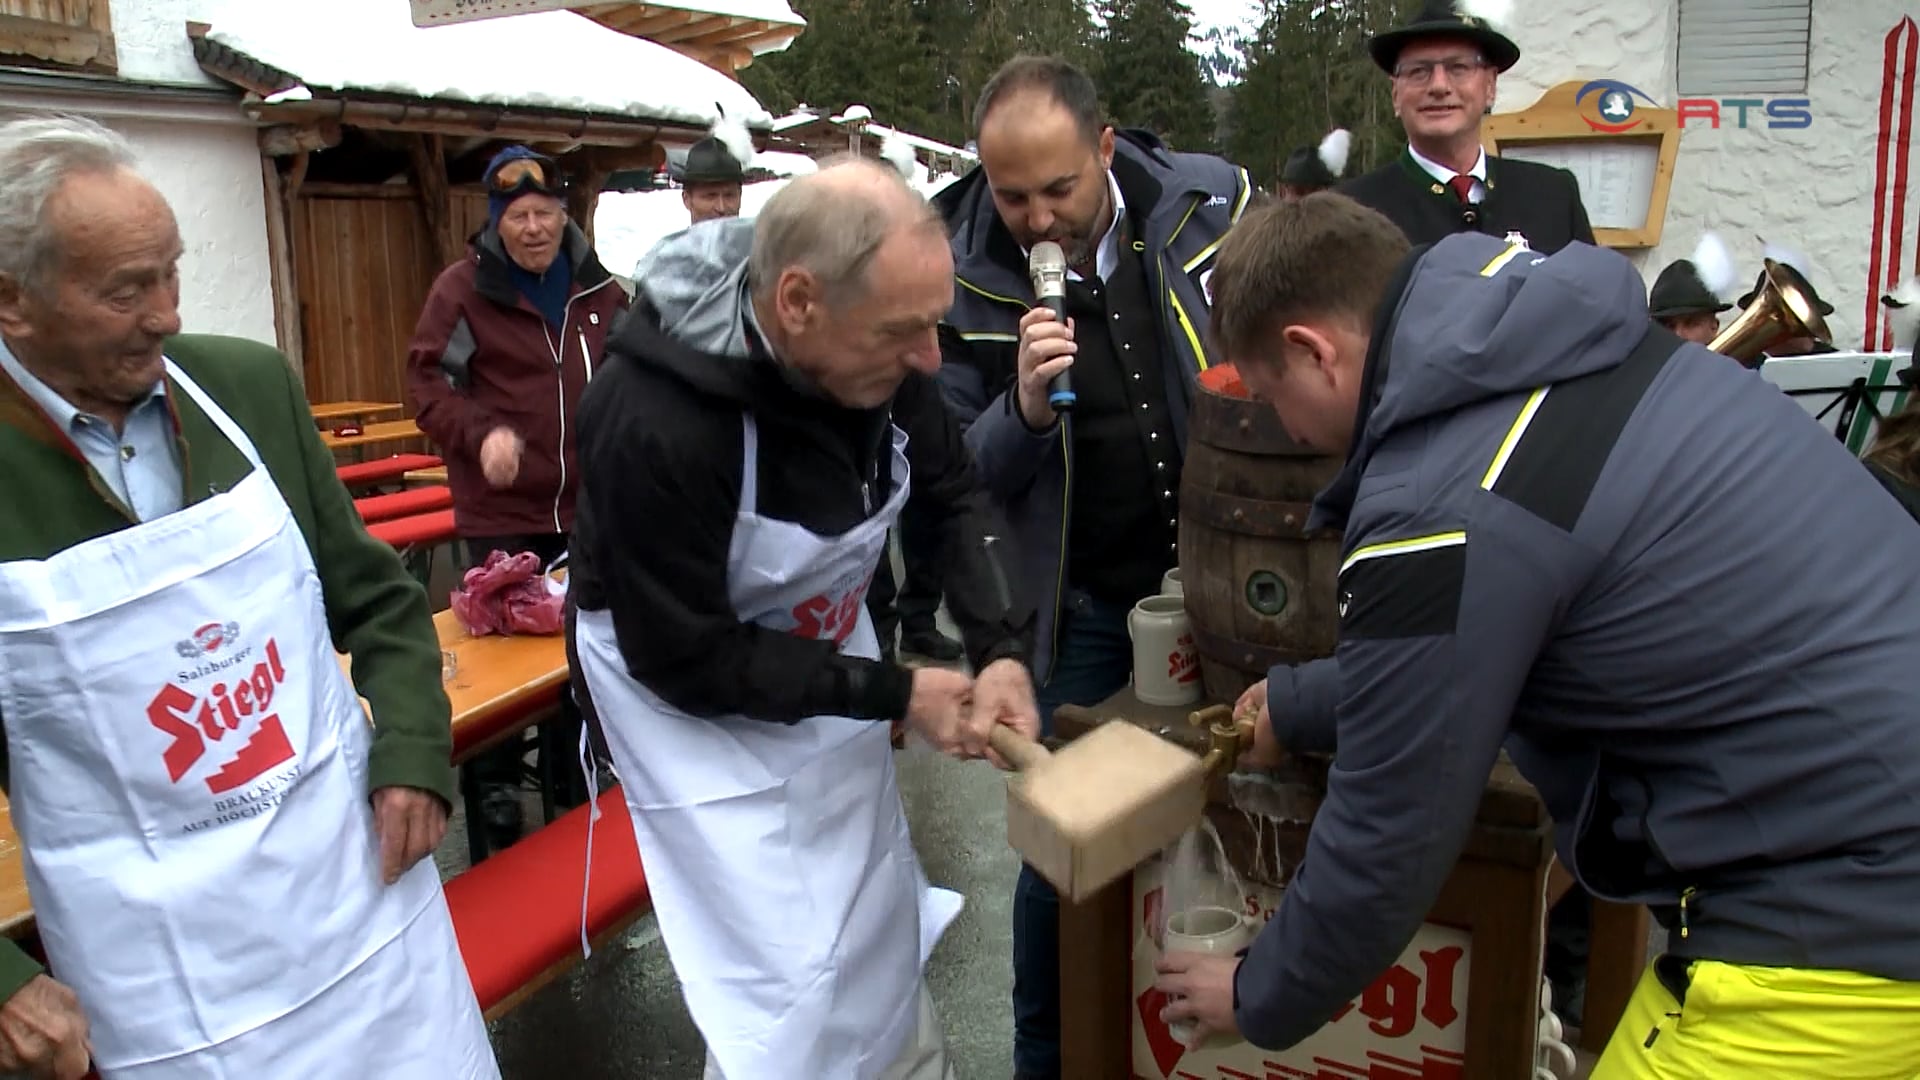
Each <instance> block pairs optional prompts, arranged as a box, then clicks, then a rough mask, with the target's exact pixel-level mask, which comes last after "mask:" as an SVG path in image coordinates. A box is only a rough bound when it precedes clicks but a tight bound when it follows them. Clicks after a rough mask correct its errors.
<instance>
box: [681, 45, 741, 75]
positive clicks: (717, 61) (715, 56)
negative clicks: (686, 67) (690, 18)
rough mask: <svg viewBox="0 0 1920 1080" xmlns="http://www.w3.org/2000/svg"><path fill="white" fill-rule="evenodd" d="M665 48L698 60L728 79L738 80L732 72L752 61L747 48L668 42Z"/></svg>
mask: <svg viewBox="0 0 1920 1080" xmlns="http://www.w3.org/2000/svg"><path fill="white" fill-rule="evenodd" d="M667 48H669V49H672V50H673V51H674V52H677V53H679V54H680V55H681V56H684V57H687V58H688V59H690V60H698V61H700V62H701V63H703V64H705V65H707V66H708V67H710V68H712V69H713V70H715V71H717V72H719V73H720V74H722V75H725V76H726V77H727V78H729V79H734V80H736V81H738V76H736V75H735V74H734V72H736V71H738V70H740V69H741V68H743V67H746V66H747V65H748V64H751V63H753V52H752V50H749V49H741V48H731V47H725V46H723V47H721V48H717V49H702V48H698V47H696V46H692V45H679V44H668V45H667Z"/></svg>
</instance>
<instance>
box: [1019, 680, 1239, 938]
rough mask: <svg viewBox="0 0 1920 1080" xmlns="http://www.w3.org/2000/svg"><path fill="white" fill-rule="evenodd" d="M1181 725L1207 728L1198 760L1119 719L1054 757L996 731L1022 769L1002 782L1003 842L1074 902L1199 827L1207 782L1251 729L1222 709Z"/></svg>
mask: <svg viewBox="0 0 1920 1080" xmlns="http://www.w3.org/2000/svg"><path fill="white" fill-rule="evenodd" d="M1188 720H1189V722H1191V723H1193V724H1196V725H1205V726H1208V728H1209V731H1210V734H1211V739H1212V745H1211V746H1210V748H1209V749H1208V751H1207V753H1206V755H1205V756H1204V757H1202V756H1201V755H1199V754H1195V753H1193V752H1192V751H1191V750H1187V749H1185V748H1183V747H1180V746H1178V745H1175V744H1174V743H1171V742H1169V741H1167V740H1166V739H1162V738H1160V737H1159V736H1157V735H1154V734H1152V733H1151V732H1149V731H1147V730H1145V729H1144V728H1141V727H1137V726H1135V725H1133V724H1129V723H1127V722H1125V721H1122V720H1109V721H1107V722H1106V723H1104V724H1101V725H1100V726H1099V727H1097V728H1094V729H1093V730H1092V731H1090V732H1088V733H1087V734H1085V735H1082V736H1081V737H1080V738H1078V739H1075V740H1074V741H1073V742H1071V743H1068V744H1067V745H1066V746H1064V747H1062V748H1061V750H1060V752H1059V753H1057V754H1056V753H1049V752H1048V750H1047V748H1046V747H1044V746H1041V745H1039V744H1038V743H1035V742H1033V741H1031V740H1029V739H1027V738H1025V737H1024V736H1022V735H1020V734H1019V733H1018V732H1016V731H1014V730H1013V729H1012V728H1010V727H1007V726H1006V725H1004V724H1002V725H998V726H996V727H995V728H994V729H993V732H992V734H991V737H990V742H991V745H992V746H993V749H994V752H996V753H998V754H999V755H1000V756H1001V757H1002V758H1005V759H1006V761H1007V763H1008V764H1010V765H1012V766H1013V767H1014V768H1015V769H1016V770H1018V771H1019V775H1018V776H1017V777H1014V778H1012V779H1010V780H1009V782H1008V784H1007V842H1008V843H1009V844H1010V845H1012V847H1013V849H1014V850H1015V851H1018V852H1019V853H1020V855H1021V857H1022V858H1024V859H1025V860H1026V861H1027V864H1028V865H1029V866H1032V867H1033V868H1034V870H1035V871H1036V872H1038V873H1039V874H1040V876H1041V877H1043V878H1046V879H1047V880H1048V881H1049V882H1051V883H1052V884H1053V887H1054V888H1055V889H1058V890H1059V891H1060V894H1061V895H1062V896H1065V897H1067V898H1068V899H1069V900H1071V901H1073V902H1075V903H1078V902H1080V901H1082V900H1085V899H1086V898H1088V897H1089V896H1092V895H1093V894H1094V893H1096V892H1098V891H1100V890H1101V889H1102V888H1105V887H1106V886H1107V885H1109V884H1111V883H1112V882H1113V881H1115V880H1116V879H1118V878H1119V877H1120V876H1121V875H1123V874H1125V873H1127V872H1128V871H1130V870H1132V869H1133V868H1134V867H1136V866H1138V865H1140V863H1142V862H1144V861H1146V860H1147V859H1149V858H1152V857H1153V856H1154V855H1156V854H1158V853H1159V852H1160V851H1162V850H1164V849H1165V848H1166V847H1167V846H1169V845H1170V844H1172V843H1173V842H1174V841H1175V840H1178V839H1179V838H1180V835H1181V834H1182V833H1184V832H1186V831H1187V830H1188V829H1190V828H1192V827H1193V826H1194V823H1196V822H1198V821H1199V820H1200V816H1201V814H1202V812H1203V811H1204V809H1205V807H1206V801H1207V782H1208V779H1209V777H1210V776H1211V775H1212V774H1213V772H1214V771H1215V770H1216V769H1219V768H1222V767H1224V768H1229V769H1230V768H1232V767H1233V763H1234V762H1235V761H1236V760H1238V758H1239V748H1240V744H1241V742H1242V740H1243V739H1245V738H1246V737H1248V735H1249V734H1250V732H1251V724H1248V723H1247V722H1245V721H1241V722H1239V723H1235V722H1234V719H1233V713H1232V710H1230V709H1229V708H1227V707H1226V706H1224V705H1217V706H1213V707H1211V708H1207V709H1202V710H1200V711H1198V712H1195V713H1193V714H1191V715H1190V716H1189V717H1188Z"/></svg>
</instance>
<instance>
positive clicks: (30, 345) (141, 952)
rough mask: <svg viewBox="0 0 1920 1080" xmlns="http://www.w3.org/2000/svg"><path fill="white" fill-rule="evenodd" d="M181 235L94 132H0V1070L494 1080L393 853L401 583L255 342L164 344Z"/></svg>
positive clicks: (427, 690)
mask: <svg viewBox="0 0 1920 1080" xmlns="http://www.w3.org/2000/svg"><path fill="white" fill-rule="evenodd" d="M181 253H182V243H181V238H180V232H179V229H178V227H177V225H176V224H175V221H174V217H173V214H172V211H171V210H170V209H169V208H168V206H167V204H166V201H165V199H164V198H162V197H161V195H160V193H159V192H158V191H156V190H155V189H154V188H153V187H152V186H151V185H150V184H148V183H147V182H146V181H145V180H143V179H142V178H141V177H140V176H139V174H138V173H137V172H136V171H135V170H134V168H133V159H132V155H131V153H130V152H129V150H128V147H127V145H126V143H125V142H124V141H122V140H121V139H120V137H119V136H117V135H115V134H113V133H112V132H110V131H107V130H105V129H103V128H101V127H99V126H97V125H95V124H92V123H90V122H87V121H82V120H74V119H54V120H26V121H17V122H14V123H11V124H6V125H0V471H4V473H5V475H6V477H7V480H6V483H5V484H4V485H3V486H0V724H4V727H5V734H6V756H5V764H6V771H5V779H6V781H7V791H8V795H9V796H10V798H11V801H12V809H13V821H14V824H15V826H16V828H17V829H18V831H19V834H20V841H21V848H22V851H23V853H24V867H25V870H26V878H27V885H28V890H29V892H30V894H31V896H32V899H33V904H34V914H35V917H36V921H37V924H38V929H39V933H40V937H41V941H42V942H43V944H44V945H45V946H46V954H47V958H48V963H49V965H50V968H51V971H50V973H43V972H41V971H40V970H39V969H38V968H37V966H36V965H35V964H34V963H33V962H32V961H30V960H29V959H28V958H27V957H26V956H25V955H24V954H22V953H20V952H19V951H18V950H17V949H16V948H15V947H13V946H11V945H0V994H4V995H6V996H5V1000H4V1003H0V1072H6V1071H8V1070H19V1069H25V1070H30V1071H32V1072H33V1074H34V1075H36V1076H45V1077H60V1078H69V1077H72V1078H77V1077H80V1076H82V1075H83V1074H84V1073H85V1072H86V1071H87V1068H88V1066H89V1059H91V1064H92V1066H93V1067H94V1068H97V1069H98V1070H99V1072H100V1073H101V1075H102V1076H103V1077H105V1078H107V1080H117V1078H132V1080H172V1078H175V1077H179V1078H185V1077H204V1076H273V1077H280V1078H320V1077H346V1076H356V1077H357V1076H435V1077H455V1078H460V1080H467V1078H492V1077H497V1076H498V1068H497V1066H496V1065H495V1063H494V1059H493V1054H492V1051H491V1049H490V1048H489V1046H488V1044H487V1037H486V1030H485V1026H484V1024H483V1022H482V1021H481V1018H480V1013H479V1009H478V1007H477V1005H476V1003H475V1001H474V997H473V991H472V987H471V985H470V984H469V983H468V981H467V977H466V971H465V968H464V966H463V965H462V964H461V961H460V954H459V948H458V945H457V943H456V942H455V939H454V935H453V927H452V923H451V921H450V920H449V918H448V915H447V908H446V902H445V900H444V898H443V897H442V896H441V892H440V880H439V876H438V873H437V872H436V870H435V867H434V865H433V862H432V860H431V859H425V858H424V856H426V855H428V854H429V853H430V852H431V851H432V850H433V849H434V847H435V846H436V845H437V844H438V843H439V841H440V838H441V836H442V834H443V833H444V831H445V828H446V817H447V810H448V807H449V805H450V798H451V795H452V775H451V769H450V767H449V764H448V755H449V751H450V749H451V733H450V729H449V724H448V715H449V707H448V703H447V697H446V692H445V691H444V690H443V689H442V688H441V685H440V678H439V667H440V661H439V655H438V646H437V643H436V640H435V636H434V630H433V624H432V620H431V618H430V617H429V612H428V608H427V600H426V596H425V594H424V593H423V591H422V590H421V588H420V587H419V585H417V584H416V583H414V582H413V581H412V580H411V579H410V578H409V577H408V576H407V574H406V573H405V571H404V570H403V569H402V567H401V565H400V562H399V560H398V559H397V558H396V557H395V555H394V554H393V553H392V552H391V551H389V550H388V549H387V548H386V547H384V546H383V545H382V544H380V543H379V542H378V541H375V540H373V539H372V538H370V537H369V536H368V535H367V533H366V531H365V529H364V528H363V527H362V526H361V524H360V520H359V516H358V515H357V514H356V513H355V511H354V508H353V503H352V500H351V498H350V497H349V496H348V494H347V492H346V491H345V489H344V488H343V487H342V486H341V484H340V481H339V479H338V477H337V475H336V474H335V472H334V467H333V461H332V459H331V456H330V455H329V454H328V452H327V450H326V448H325V447H324V446H323V445H322V444H321V442H320V439H319V436H318V434H317V433H316V431H315V429H314V424H313V420H312V418H311V416H310V414H309V413H308V410H307V406H306V402H305V401H304V399H303V397H302V395H301V391H300V388H299V386H298V385H297V384H296V383H295V381H294V378H293V373H292V372H291V371H290V370H289V368H288V365H287V363H286V361H285V358H284V357H282V356H281V355H280V354H279V353H277V352H276V351H274V350H273V349H270V348H267V347H265V346H262V345H256V344H253V343H251V342H246V341H240V340H237V339H228V338H212V337H197V336H181V335H180V318H179V314H178V304H179V295H180V283H179V269H178V263H179V259H180V256H181ZM336 649H337V650H340V651H345V652H348V653H351V654H352V656H353V680H352V682H351V683H350V682H349V681H348V679H347V677H346V676H345V675H344V674H343V673H342V671H341V669H340V666H339V664H338V663H337V661H336V655H335V653H336ZM356 690H357V691H358V695H360V696H364V697H365V698H366V700H367V701H368V702H369V704H370V705H371V709H372V720H373V722H372V723H371V724H370V723H369V722H368V717H367V715H366V713H365V712H364V711H363V710H362V708H361V706H360V704H359V699H358V696H356Z"/></svg>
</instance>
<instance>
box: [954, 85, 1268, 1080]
mask: <svg viewBox="0 0 1920 1080" xmlns="http://www.w3.org/2000/svg"><path fill="white" fill-rule="evenodd" d="M973 115H974V125H975V127H976V129H977V143H978V145H979V149H980V168H978V169H975V170H974V171H973V172H971V173H969V174H968V175H967V176H966V177H964V178H962V179H961V180H959V181H958V182H956V183H954V184H951V185H949V186H948V187H947V188H946V189H945V190H943V191H942V192H941V193H940V194H939V196H937V197H936V199H935V202H936V204H937V205H939V206H940V208H941V212H942V213H943V214H944V215H945V216H946V218H947V220H948V222H949V223H950V224H951V226H952V229H953V253H954V265H955V274H954V286H953V292H954V303H953V310H952V311H951V312H950V313H949V314H948V316H947V324H946V325H945V326H944V327H942V328H941V355H942V357H943V359H944V361H945V362H944V364H943V365H942V366H941V368H940V382H941V385H942V387H943V388H944V389H945V391H946V394H947V400H948V401H949V402H950V403H951V404H952V405H953V407H954V409H955V410H956V411H957V412H958V413H959V414H960V416H961V417H962V418H963V419H964V420H965V422H966V424H967V445H968V446H969V447H971V448H972V450H973V452H974V455H975V457H976V459H977V461H978V462H979V467H980V474H981V476H982V477H983V478H984V479H985V481H986V484H987V486H988V488H989V489H990V490H992V492H993V493H994V496H995V498H996V499H998V500H999V502H1000V505H1001V506H1003V507H1004V508H1005V510H1006V513H1007V518H1008V526H1009V529H1010V530H1011V533H1012V537H1013V542H1014V543H1015V545H1016V546H1017V547H1018V549H1019V552H1020V563H1019V569H1020V572H1021V574H1022V579H1021V583H1020V586H1019V588H1018V589H1017V590H1016V591H1017V592H1019V594H1020V595H1022V596H1030V597H1035V598H1038V599H1039V600H1040V609H1039V612H1038V616H1037V618H1036V620H1035V626H1036V634H1035V644H1034V669H1035V671H1036V672H1038V673H1039V676H1040V678H1041V680H1042V686H1041V690H1040V706H1041V717H1042V721H1043V723H1044V722H1045V721H1046V720H1047V719H1048V718H1050V716H1051V713H1052V710H1053V708H1054V707H1055V706H1057V705H1061V704H1074V705H1093V704H1097V703H1098V702H1100V701H1102V700H1104V699H1105V698H1107V697H1109V696H1111V695H1112V694H1113V693H1115V692H1116V691H1119V690H1121V689H1123V688H1125V687H1126V685H1127V680H1128V678H1129V677H1130V676H1131V674H1132V672H1133V646H1132V644H1131V643H1130V641H1129V636H1128V632H1127V627H1126V620H1127V612H1128V611H1129V610H1131V609H1132V607H1133V605H1134V604H1135V603H1137V602H1138V601H1139V600H1140V599H1141V598H1142V597H1145V596H1151V595H1153V594H1154V593H1156V592H1158V591H1159V589H1160V579H1161V575H1163V574H1164V573H1165V572H1166V571H1167V570H1168V569H1169V568H1171V567H1172V566H1173V565H1174V563H1175V562H1176V554H1177V552H1176V551H1175V544H1176V537H1177V534H1178V519H1179V513H1180V507H1179V494H1180V467H1181V458H1182V452H1183V447H1185V445H1186V440H1187V409H1188V406H1189V403H1190V402H1191V401H1192V397H1193V386H1194V382H1195V380H1196V378H1197V376H1198V374H1199V372H1201V371H1203V370H1205V369H1206V367H1207V364H1208V355H1207V350H1206V346H1205V343H1204V342H1203V341H1202V340H1201V337H1200V329H1199V328H1201V327H1202V326H1203V325H1204V323H1205V320H1206V317H1207V291H1206V284H1207V280H1208V275H1209V274H1211V273H1212V272H1213V253H1214V251H1215V250H1216V249H1217V248H1218V247H1219V241H1220V237H1221V236H1222V235H1223V234H1225V233H1226V231H1227V230H1228V229H1229V228H1231V227H1232V225H1233V223H1234V222H1235V221H1237V220H1238V219H1239V217H1240V214H1241V213H1242V212H1243V211H1244V210H1245V209H1246V207H1247V204H1248V202H1249V201H1250V199H1251V197H1252V194H1253V185H1252V183H1251V181H1250V180H1249V178H1248V176H1247V172H1246V170H1245V169H1241V168H1238V167H1236V166H1234V165H1232V164H1230V163H1228V162H1226V161H1223V160H1221V159H1220V158H1217V157H1210V156H1207V155H1203V154H1184V153H1176V152H1174V151H1171V150H1168V149H1167V148H1166V146H1165V145H1163V144H1162V143H1161V142H1160V141H1159V140H1158V139H1156V138H1154V137H1153V136H1152V135H1151V134H1148V133H1145V132H1135V131H1123V132H1116V131H1114V129H1113V128H1112V127H1109V126H1108V125H1107V124H1106V123H1105V121H1104V120H1103V119H1102V117H1101V113H1100V102H1099V99H1098V96H1097V94H1096V93H1095V90H1094V85H1093V82H1092V80H1090V79H1089V78H1087V76H1086V74H1085V73H1084V72H1081V71H1080V70H1078V69H1077V68H1075V67H1074V66H1073V65H1071V64H1068V63H1066V62H1065V61H1063V60H1058V59H1055V58H1052V57H1036V56H1023V57H1015V58H1014V59H1012V60H1009V61H1008V62H1007V63H1006V65H1005V66H1003V67H1002V68H1001V69H1000V71H999V72H998V73H996V74H995V75H994V77H993V78H992V79H990V80H988V82H987V85H986V87H985V88H983V89H982V90H981V92H980V103H979V104H978V105H977V106H976V107H975V109H974V113H973ZM1043 240H1051V241H1053V242H1055V243H1058V244H1059V245H1060V246H1061V248H1062V249H1063V250H1064V251H1065V254H1066V258H1067V263H1068V280H1067V286H1066V304H1065V306H1066V315H1067V317H1068V320H1067V322H1065V323H1061V322H1057V321H1055V320H1054V318H1053V315H1052V313H1051V312H1049V311H1047V310H1046V309H1045V308H1044V307H1035V306H1034V293H1033V286H1032V285H1031V284H1030V283H1029V279H1028V276H1027V252H1028V251H1030V250H1031V249H1032V248H1033V246H1034V245H1036V244H1038V243H1040V242H1041V241H1043ZM1069 367H1071V368H1072V371H1073V374H1072V382H1073V387H1074V390H1075V392H1076V394H1077V395H1078V399H1079V400H1078V401H1077V403H1076V404H1075V405H1074V407H1073V410H1072V412H1070V413H1056V412H1055V410H1054V408H1053V406H1052V405H1051V404H1050V402H1049V394H1048V389H1047V388H1048V383H1049V382H1050V381H1051V380H1052V379H1053V378H1054V377H1055V376H1056V375H1058V374H1060V373H1061V372H1062V371H1064V370H1066V369H1067V368H1069ZM1058 928H1059V902H1058V899H1057V897H1056V896H1055V894H1054V891H1053V888H1052V887H1051V886H1050V885H1048V884H1047V883H1046V881H1045V880H1044V879H1043V878H1041V877H1040V876H1039V875H1038V874H1035V873H1034V872H1033V871H1032V870H1031V869H1030V868H1025V867H1023V868H1022V869H1021V873H1020V878H1019V882H1018V884H1016V885H1015V893H1014V915H1013V964H1014V976H1013V999H1014V1006H1013V1008H1014V1032H1015V1033H1014V1047H1013V1055H1014V1072H1015V1075H1016V1076H1017V1077H1019V1078H1021V1080H1028V1078H1032V1080H1046V1078H1051V1077H1057V1076H1058V1075H1059V1072H1060V974H1059V957H1060V945H1059V930H1058Z"/></svg>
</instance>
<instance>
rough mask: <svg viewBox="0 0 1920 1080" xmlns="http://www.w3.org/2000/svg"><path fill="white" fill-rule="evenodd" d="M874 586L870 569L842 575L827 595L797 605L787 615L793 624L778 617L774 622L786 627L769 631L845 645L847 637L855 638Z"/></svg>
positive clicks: (778, 627)
mask: <svg viewBox="0 0 1920 1080" xmlns="http://www.w3.org/2000/svg"><path fill="white" fill-rule="evenodd" d="M872 583H873V571H871V570H869V571H867V572H865V573H859V572H855V573H850V574H845V575H842V576H841V577H840V578H839V579H838V580H836V581H834V583H833V584H832V585H830V586H828V587H827V589H826V591H825V592H822V593H820V594H819V595H817V596H810V597H808V598H807V599H805V600H802V601H800V602H799V603H798V604H795V605H794V606H793V608H792V610H790V611H788V612H787V616H788V617H789V618H791V619H792V622H791V624H785V622H786V620H782V619H777V618H776V620H774V621H777V622H780V623H782V624H785V625H778V626H773V627H769V628H770V629H778V630H785V631H786V632H788V633H790V634H793V635H794V636H796V637H803V638H812V639H814V640H815V641H832V642H833V643H834V644H836V645H845V644H846V643H847V638H849V637H851V636H853V631H854V629H855V628H856V627H858V626H859V625H860V612H861V611H862V610H864V608H865V605H866V601H867V588H868V586H869V585H871V584H872ZM763 625H764V624H763Z"/></svg>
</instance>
